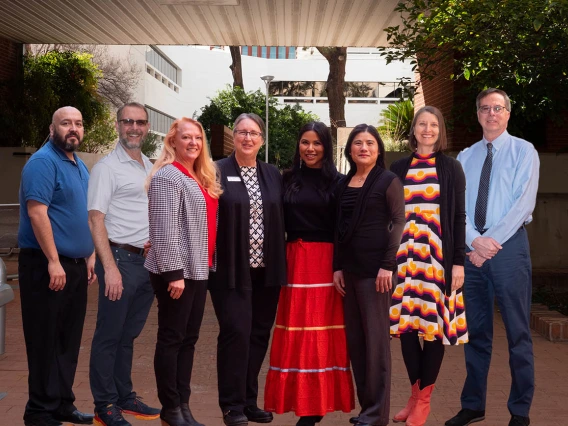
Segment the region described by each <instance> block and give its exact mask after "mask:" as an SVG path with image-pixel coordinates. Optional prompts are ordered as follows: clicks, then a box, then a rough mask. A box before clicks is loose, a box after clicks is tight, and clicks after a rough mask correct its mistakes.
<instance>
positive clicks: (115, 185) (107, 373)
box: [88, 102, 160, 426]
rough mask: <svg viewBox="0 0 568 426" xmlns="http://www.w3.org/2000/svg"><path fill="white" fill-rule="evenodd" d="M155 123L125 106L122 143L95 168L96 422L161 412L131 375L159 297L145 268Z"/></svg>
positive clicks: (119, 423)
mask: <svg viewBox="0 0 568 426" xmlns="http://www.w3.org/2000/svg"><path fill="white" fill-rule="evenodd" d="M149 128H150V125H149V123H148V111H147V110H146V108H145V107H144V105H142V104H139V103H135V102H132V103H128V104H126V105H124V106H123V107H121V108H120V109H119V110H118V112H117V122H116V129H117V132H118V135H119V142H118V143H117V145H116V148H115V149H114V151H112V152H111V153H110V154H109V155H107V156H106V157H104V158H103V159H102V160H101V161H99V162H98V163H97V164H96V165H95V166H94V167H93V169H92V171H91V178H90V181H89V192H88V209H89V226H90V228H91V233H92V235H93V240H94V242H95V250H96V253H97V261H96V265H95V270H96V271H97V274H98V278H99V306H98V315H97V327H96V330H95V334H94V337H93V343H92V348H91V361H90V369H89V378H90V384H91V392H92V393H93V398H94V402H95V421H97V422H98V423H99V424H101V425H104V426H128V425H130V423H129V422H128V421H127V420H125V419H124V417H123V416H122V414H123V413H126V414H133V415H135V416H136V417H137V418H142V419H147V420H151V419H156V418H158V416H159V413H160V410H159V409H156V408H151V407H148V406H147V405H146V404H144V403H143V402H142V401H140V398H138V397H137V396H136V393H135V392H134V391H133V387H132V379H131V370H132V355H133V345H134V339H136V337H138V335H139V334H140V332H141V331H142V328H143V327H144V324H145V322H146V318H147V317H148V312H149V311H150V307H151V305H152V301H153V300H154V292H153V289H152V286H151V284H150V278H149V275H148V272H147V271H146V269H145V268H144V243H145V242H146V241H148V197H147V194H146V190H145V188H144V185H145V181H146V177H147V176H148V174H149V173H150V171H151V169H152V163H151V162H150V160H148V157H146V156H145V155H144V154H142V151H141V146H142V143H143V142H144V139H145V138H146V136H147V135H148V129H149Z"/></svg>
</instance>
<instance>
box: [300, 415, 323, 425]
mask: <svg viewBox="0 0 568 426" xmlns="http://www.w3.org/2000/svg"><path fill="white" fill-rule="evenodd" d="M321 419H323V416H302V417H300V420H298V423H296V426H316V423H319V422H321Z"/></svg>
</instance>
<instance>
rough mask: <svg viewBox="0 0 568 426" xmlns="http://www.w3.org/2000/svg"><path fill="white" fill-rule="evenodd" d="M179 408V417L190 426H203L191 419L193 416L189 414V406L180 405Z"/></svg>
mask: <svg viewBox="0 0 568 426" xmlns="http://www.w3.org/2000/svg"><path fill="white" fill-rule="evenodd" d="M179 408H181V415H182V416H183V418H184V419H185V421H186V422H187V423H188V424H189V425H190V426H205V425H204V424H203V423H199V422H198V421H197V420H195V419H194V418H193V414H191V410H190V409H189V404H186V403H181V404H180V405H179Z"/></svg>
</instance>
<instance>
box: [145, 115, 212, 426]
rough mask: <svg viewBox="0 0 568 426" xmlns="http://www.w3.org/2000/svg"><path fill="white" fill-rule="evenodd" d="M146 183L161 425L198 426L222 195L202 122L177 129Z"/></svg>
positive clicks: (148, 263) (187, 121)
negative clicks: (198, 362)
mask: <svg viewBox="0 0 568 426" xmlns="http://www.w3.org/2000/svg"><path fill="white" fill-rule="evenodd" d="M148 179H149V184H148V201H149V218H150V243H151V244H152V246H151V248H150V251H149V253H148V257H147V258H146V263H145V266H146V268H147V269H148V270H149V271H150V281H151V282H152V286H153V287H154V291H155V293H156V298H157V299H158V341H157V343H156V354H155V356H154V370H155V372H156V383H157V386H158V398H159V399H160V402H161V404H162V407H163V408H162V412H161V414H160V418H161V419H162V424H163V425H167V426H188V425H191V426H199V425H201V424H200V423H198V422H197V421H196V420H195V419H194V418H193V416H192V414H191V411H190V409H189V395H190V387H189V383H190V380H191V370H192V368H193V355H194V352H195V343H196V342H197V339H198V337H199V328H200V326H201V320H202V317H203V310H204V307H205V297H206V294H207V280H208V278H209V270H210V269H214V268H215V263H216V262H215V240H216V234H217V208H218V200H219V196H220V195H221V193H222V190H221V186H220V183H219V179H218V177H217V173H216V167H215V165H214V163H213V162H212V160H211V158H210V155H209V150H208V148H207V143H206V141H205V133H204V131H203V127H202V126H201V124H200V123H199V122H198V121H195V120H192V119H190V118H185V117H184V118H180V119H178V120H176V121H174V123H173V124H172V126H171V128H170V130H169V132H168V134H167V135H166V138H165V140H164V148H163V150H162V153H161V154H160V157H159V158H158V160H157V161H156V164H155V165H154V168H153V169H152V172H151V173H150V176H149V178H148Z"/></svg>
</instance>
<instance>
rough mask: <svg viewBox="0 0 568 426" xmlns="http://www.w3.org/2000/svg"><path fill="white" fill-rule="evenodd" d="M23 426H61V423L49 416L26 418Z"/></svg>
mask: <svg viewBox="0 0 568 426" xmlns="http://www.w3.org/2000/svg"><path fill="white" fill-rule="evenodd" d="M24 425H25V426H61V422H60V421H58V420H55V419H54V418H53V417H51V416H37V417H33V416H32V417H28V418H26V419H24Z"/></svg>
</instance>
